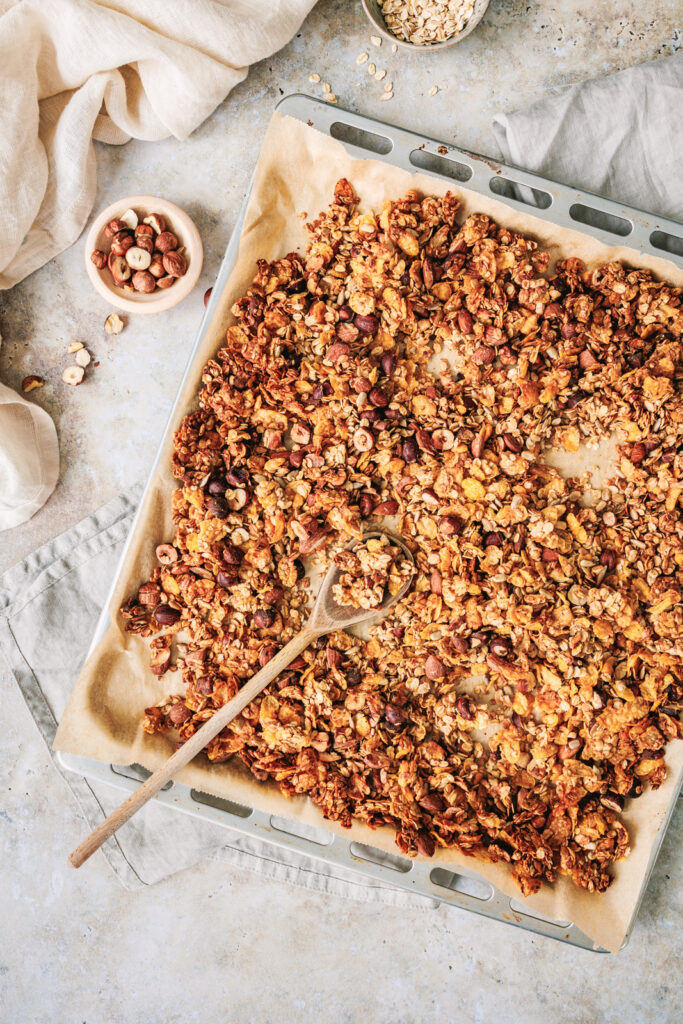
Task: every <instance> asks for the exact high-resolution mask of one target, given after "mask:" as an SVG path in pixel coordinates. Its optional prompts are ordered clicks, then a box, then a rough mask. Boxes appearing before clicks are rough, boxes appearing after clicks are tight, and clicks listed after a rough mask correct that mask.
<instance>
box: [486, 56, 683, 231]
mask: <svg viewBox="0 0 683 1024" xmlns="http://www.w3.org/2000/svg"><path fill="white" fill-rule="evenodd" d="M493 131H494V134H495V136H496V139H497V141H498V145H499V146H500V149H501V152H502V154H503V158H504V159H505V161H506V162H507V163H511V164H514V165H515V166H516V167H523V168H526V169H527V170H530V171H536V172H537V173H539V174H543V175H545V176H546V177H548V178H551V179H552V180H553V181H561V182H564V183H565V184H567V185H575V186H576V187H577V188H583V189H585V190H586V191H588V192H593V193H595V194H596V195H601V196H607V197H608V198H610V199H614V200H616V201H617V202H622V203H625V204H627V205H629V206H635V207H636V208H637V209H641V210H647V211H648V212H652V213H656V214H660V215H661V216H664V217H669V218H671V219H672V220H677V221H683V171H682V170H681V168H683V54H682V53H678V54H674V55H673V56H671V57H666V58H664V59H662V60H656V61H651V62H649V63H647V64H640V65H639V66H637V67H634V68H628V69H627V70H626V71H619V72H617V73H616V74H613V75H606V76H605V77H604V78H596V79H591V80H589V81H586V82H581V83H580V84H578V85H574V86H571V88H569V89H566V90H565V91H564V92H562V93H560V94H559V95H556V96H548V97H544V98H543V99H542V100H539V101H538V102H537V103H534V104H532V105H531V106H530V107H526V108H525V109H524V110H518V111H515V112H514V113H511V114H496V116H495V117H494V120H493Z"/></svg>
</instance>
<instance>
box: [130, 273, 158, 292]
mask: <svg viewBox="0 0 683 1024" xmlns="http://www.w3.org/2000/svg"><path fill="white" fill-rule="evenodd" d="M133 288H135V291H136V292H153V291H154V289H155V288H156V281H155V280H154V278H153V277H152V275H151V274H150V272H149V270H136V271H135V273H134V274H133Z"/></svg>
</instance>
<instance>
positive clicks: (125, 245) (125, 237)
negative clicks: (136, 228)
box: [109, 231, 135, 256]
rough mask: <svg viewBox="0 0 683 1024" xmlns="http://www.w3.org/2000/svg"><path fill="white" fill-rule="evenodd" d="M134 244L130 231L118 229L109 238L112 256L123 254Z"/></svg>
mask: <svg viewBox="0 0 683 1024" xmlns="http://www.w3.org/2000/svg"><path fill="white" fill-rule="evenodd" d="M134 245H135V239H134V238H133V236H132V234H131V232H130V231H119V232H118V233H117V234H115V235H114V237H113V238H112V240H111V249H110V250H109V251H110V252H112V253H113V254H114V256H125V254H126V253H127V252H128V250H129V249H132V247H133V246H134Z"/></svg>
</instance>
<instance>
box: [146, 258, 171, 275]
mask: <svg viewBox="0 0 683 1024" xmlns="http://www.w3.org/2000/svg"><path fill="white" fill-rule="evenodd" d="M147 269H148V270H149V272H150V274H151V275H152V277H165V276H166V271H165V270H164V264H163V262H162V259H161V253H158V252H155V253H154V255H153V256H152V262H151V263H150V265H149V266H148V267H147Z"/></svg>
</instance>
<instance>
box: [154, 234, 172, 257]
mask: <svg viewBox="0 0 683 1024" xmlns="http://www.w3.org/2000/svg"><path fill="white" fill-rule="evenodd" d="M154 248H155V249H156V250H157V252H161V253H165V252H173V251H174V250H175V249H177V248H178V239H177V237H176V236H175V235H174V234H173V232H172V231H162V232H161V233H160V234H158V235H157V237H156V239H155V240H154Z"/></svg>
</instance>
